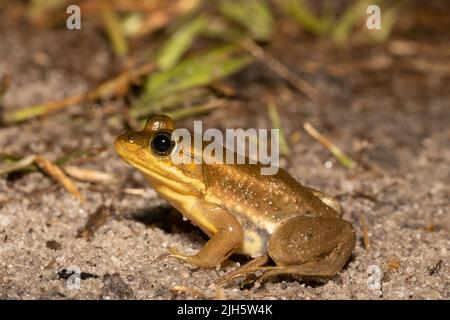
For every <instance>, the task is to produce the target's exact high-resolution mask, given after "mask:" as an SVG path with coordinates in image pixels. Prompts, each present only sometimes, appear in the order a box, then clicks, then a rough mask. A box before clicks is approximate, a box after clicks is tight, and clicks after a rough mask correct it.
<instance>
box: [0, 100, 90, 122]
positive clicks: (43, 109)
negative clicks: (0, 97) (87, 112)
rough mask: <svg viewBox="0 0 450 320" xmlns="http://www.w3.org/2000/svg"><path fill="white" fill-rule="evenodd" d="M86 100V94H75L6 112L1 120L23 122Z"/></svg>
mask: <svg viewBox="0 0 450 320" xmlns="http://www.w3.org/2000/svg"><path fill="white" fill-rule="evenodd" d="M83 100H84V95H75V96H72V97H69V98H65V99H62V100H57V101H50V102H47V103H45V104H39V105H34V106H31V107H27V108H23V109H20V110H15V111H9V112H5V113H4V114H3V116H2V119H1V122H2V123H3V124H6V125H10V124H14V123H18V122H22V121H25V120H28V119H32V118H35V117H39V116H43V115H45V114H48V113H52V112H56V111H59V110H61V109H64V108H66V107H68V106H70V105H75V104H78V103H80V102H82V101H83Z"/></svg>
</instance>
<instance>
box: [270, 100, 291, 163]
mask: <svg viewBox="0 0 450 320" xmlns="http://www.w3.org/2000/svg"><path fill="white" fill-rule="evenodd" d="M267 109H268V111H269V117H270V120H271V121H272V128H274V129H278V132H279V136H280V137H279V138H280V152H281V154H282V155H285V156H287V157H289V156H290V154H291V151H290V149H289V145H288V143H287V141H286V136H285V134H284V130H283V128H282V126H281V118H280V114H279V113H278V108H277V106H276V105H275V103H273V102H271V103H269V104H268V105H267Z"/></svg>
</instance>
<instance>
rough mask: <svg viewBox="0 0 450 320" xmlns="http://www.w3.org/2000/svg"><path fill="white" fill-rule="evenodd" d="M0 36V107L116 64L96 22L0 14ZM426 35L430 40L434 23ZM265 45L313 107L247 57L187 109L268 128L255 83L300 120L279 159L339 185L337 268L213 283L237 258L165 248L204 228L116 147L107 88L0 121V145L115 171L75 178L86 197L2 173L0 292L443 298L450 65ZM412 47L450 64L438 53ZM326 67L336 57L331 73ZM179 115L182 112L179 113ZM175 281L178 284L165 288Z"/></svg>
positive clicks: (37, 98) (41, 178) (84, 81)
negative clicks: (218, 88) (96, 179)
mask: <svg viewBox="0 0 450 320" xmlns="http://www.w3.org/2000/svg"><path fill="white" fill-rule="evenodd" d="M288 36H290V37H294V40H292V41H291V42H290V43H295V41H299V40H295V37H296V36H297V35H295V34H291V35H288ZM0 39H1V41H0V76H1V75H3V74H11V75H12V77H13V85H12V87H11V88H10V90H9V91H8V92H7V94H6V95H5V97H4V99H3V101H2V102H3V105H4V108H5V109H9V108H13V107H14V106H26V105H29V104H32V103H38V102H42V101H48V100H52V99H57V98H62V97H65V96H68V95H70V94H74V93H78V92H82V91H83V90H84V89H86V88H88V87H91V86H92V84H93V83H95V81H98V79H102V78H104V77H107V76H108V75H109V74H110V73H114V70H113V69H114V68H113V67H112V66H113V65H114V61H113V59H112V58H111V54H110V53H109V51H108V46H107V43H106V42H105V40H104V39H103V38H102V37H101V35H99V34H97V33H93V32H90V31H83V32H80V33H76V32H74V33H71V32H66V31H39V32H36V31H32V30H30V29H27V28H23V29H18V30H16V29H12V30H11V29H9V30H6V29H5V28H1V29H0ZM424 41H425V40H424ZM426 41H428V44H429V45H431V46H433V45H437V46H438V45H439V44H440V43H442V42H439V41H440V40H439V37H437V39H436V40H435V41H434V39H426ZM270 50H271V52H272V53H273V54H274V55H275V56H277V57H280V58H282V59H283V61H284V62H285V63H286V64H287V65H288V66H289V67H290V68H292V69H293V70H296V71H297V72H301V73H302V74H303V75H304V76H305V77H306V78H307V79H308V80H309V81H311V83H313V84H314V85H315V86H316V87H317V88H318V89H319V90H320V92H322V95H323V98H324V103H323V105H321V106H320V107H317V106H314V105H313V104H312V103H310V102H308V101H307V99H306V98H304V97H302V96H301V95H299V94H297V93H296V92H295V91H294V90H292V89H290V88H288V87H287V86H286V84H285V83H284V82H283V81H282V80H280V79H279V78H278V77H277V76H275V75H274V74H272V73H271V72H270V71H268V70H267V69H266V68H264V67H263V66H262V65H259V64H256V65H254V66H252V67H250V68H249V69H248V70H246V71H245V72H244V73H242V74H240V75H239V76H238V77H235V78H234V79H233V81H234V83H236V85H237V87H239V88H245V90H239V91H238V94H239V96H238V99H236V100H235V101H233V102H230V106H229V107H227V108H224V109H221V110H218V111H216V112H215V113H213V114H211V115H209V116H204V117H199V119H202V120H204V124H205V126H209V127H219V128H221V129H223V128H226V127H228V128H236V127H268V126H270V123H269V122H268V120H267V113H266V108H265V104H264V97H263V95H262V94H261V93H262V92H267V89H268V88H270V90H271V92H272V93H273V95H274V96H276V97H277V102H278V104H279V105H280V106H281V108H280V109H281V115H282V117H283V123H284V125H285V126H286V131H287V133H288V135H292V134H293V133H295V132H298V133H300V141H299V142H298V143H296V144H293V145H292V153H293V154H292V158H291V160H289V161H284V166H285V167H286V168H287V169H288V171H289V172H290V173H291V174H292V175H293V176H294V177H296V178H297V179H298V180H299V181H301V182H302V183H304V184H306V185H310V186H313V187H316V188H319V189H321V190H324V191H326V192H328V193H331V194H335V195H337V197H338V198H339V199H340V200H341V201H342V204H343V205H344V207H345V215H344V218H345V219H347V220H348V221H350V222H352V223H353V224H354V226H355V228H356V230H357V236H358V241H357V245H356V249H355V250H354V254H353V256H352V258H351V259H350V261H349V263H348V265H347V266H346V267H345V268H344V269H343V270H342V271H341V272H340V273H339V274H338V275H336V276H335V277H334V278H333V279H332V280H330V281H329V282H328V283H326V284H324V285H314V284H312V285H308V284H304V283H302V282H299V281H296V280H295V279H292V278H281V279H279V278H278V279H272V280H270V281H269V282H266V283H264V284H259V283H256V285H255V286H253V287H250V288H246V289H241V288H239V285H238V284H236V283H234V284H232V285H230V286H228V287H226V288H225V290H224V291H223V292H220V291H217V290H216V288H215V287H214V286H213V285H212V283H213V281H214V280H216V279H217V278H218V277H220V276H222V275H224V274H225V273H226V272H228V271H229V270H232V269H233V268H235V267H236V266H237V265H238V262H237V261H238V260H237V259H233V260H234V261H230V262H229V263H227V264H226V265H225V266H224V267H223V268H222V269H220V270H202V269H194V268H192V267H190V266H188V265H186V264H183V263H181V262H179V261H176V260H174V259H170V258H167V256H166V253H167V251H166V248H167V247H169V246H174V247H177V248H178V249H180V250H183V251H185V252H190V253H194V252H196V250H198V249H199V248H200V247H201V246H202V245H203V244H204V243H205V237H204V236H203V235H202V234H201V232H200V231H199V230H198V229H196V228H193V227H192V226H191V225H190V223H189V222H188V221H183V220H182V219H181V217H180V216H179V215H177V214H174V213H173V212H171V210H170V208H168V207H167V205H166V204H165V203H164V202H163V201H162V200H159V199H158V198H157V197H156V196H155V194H154V192H153V190H152V189H151V188H150V187H148V186H147V185H146V183H145V181H144V180H143V178H142V177H141V175H140V174H139V173H138V172H136V171H135V170H134V169H132V168H131V167H128V166H127V165H126V164H124V163H123V162H122V161H121V160H120V159H119V158H118V157H117V155H116V154H115V152H114V150H113V147H112V141H113V139H114V137H115V136H117V135H118V134H119V133H121V132H122V131H123V130H124V128H123V126H122V124H121V122H120V121H117V117H114V113H117V112H118V111H119V110H120V109H121V108H123V107H124V103H123V102H122V101H110V102H104V103H103V104H102V105H99V104H84V105H82V106H75V107H72V108H70V109H69V110H68V111H67V112H65V113H62V114H58V115H54V116H51V117H48V118H45V119H40V120H35V121H31V122H28V123H24V124H21V125H19V126H14V127H7V128H0V152H2V153H11V154H19V155H27V154H31V153H39V154H43V155H45V156H47V157H48V158H49V159H52V160H55V159H57V158H58V157H60V156H62V155H64V154H66V153H67V152H70V151H73V150H83V151H88V152H93V153H94V156H93V157H91V158H88V159H84V160H82V161H80V160H78V161H75V162H74V164H76V165H78V166H80V167H84V168H93V169H97V170H101V171H105V172H109V173H112V174H114V175H115V176H116V177H117V182H116V183H113V184H108V185H102V184H91V183H86V182H77V185H78V186H79V187H80V189H81V191H82V193H83V195H84V196H85V197H86V203H85V204H80V203H79V202H78V201H77V200H76V199H75V198H74V197H73V196H71V195H70V194H69V193H67V192H66V191H65V190H64V189H63V188H61V187H60V186H58V185H56V184H55V183H54V182H53V181H52V180H51V179H50V178H49V177H47V176H45V175H43V174H42V173H38V172H35V173H31V174H27V175H23V176H18V175H12V176H9V177H8V178H5V177H2V178H1V179H0V298H2V299H42V298H50V299H67V298H75V299H87V298H89V299H101V298H104V299H107V298H120V299H174V298H199V297H203V298H214V297H223V296H225V297H227V298H230V299H236V298H237V299H239V298H241V299H259V298H275V299H411V298H412V299H449V298H450V290H449V284H450V282H449V280H450V272H449V262H450V260H449V249H450V239H449V228H450V225H449V224H450V216H449V214H450V210H449V198H450V143H449V139H450V131H449V129H450V128H449V122H450V108H449V105H450V90H449V88H450V86H449V82H450V77H449V73H445V72H444V73H439V72H438V71H437V72H430V73H428V72H424V71H423V70H422V71H421V70H420V69H414V68H413V69H411V68H410V67H411V65H413V64H412V63H413V57H410V56H401V55H400V56H398V55H397V56H396V55H388V54H387V52H388V51H387V50H386V48H381V47H380V48H377V49H371V50H369V49H366V48H356V49H355V50H354V51H352V52H351V53H347V54H346V53H343V54H335V52H334V51H335V50H333V49H332V48H330V46H328V45H327V44H323V45H322V44H317V43H309V44H308V43H307V44H306V45H304V44H301V45H300V42H299V45H298V46H295V45H294V46H292V47H291V49H290V50H289V52H286V50H284V49H283V42H275V43H274V44H273V45H272V46H271V48H270ZM416 58H417V57H416ZM418 58H420V59H422V60H423V61H425V62H428V63H432V64H434V63H438V62H437V61H441V62H442V61H446V62H447V63H448V62H449V56H445V54H438V55H437V56H434V55H431V56H421V55H420V54H419V55H418ZM377 59H378V60H377ZM380 59H388V60H384V61H388V62H389V63H387V64H385V65H383V64H381V67H376V68H375V69H374V70H371V69H369V70H366V69H359V68H358V67H357V66H354V65H353V67H352V63H354V61H356V60H357V61H378V62H380V61H383V60H380ZM439 59H440V60H439ZM299 61H304V63H300V62H299ZM323 61H327V62H328V65H327V66H329V67H330V68H331V69H330V70H331V71H327V70H328V69H326V67H325V66H326V64H323ZM336 66H338V67H339V66H341V67H342V68H341V69H339V70H338V71H337V73H336V72H335V73H334V74H333V72H332V69H333V67H334V68H336ZM343 66H350V67H348V68H347V69H345V68H344V67H343ZM305 121H309V122H311V123H312V124H314V125H315V126H316V127H317V128H318V129H319V130H320V131H321V132H322V133H325V134H327V135H329V136H330V137H332V139H333V140H334V141H335V142H336V143H337V144H338V145H339V146H341V147H342V148H343V149H344V150H346V151H347V152H348V153H349V154H351V155H352V156H353V157H354V158H355V159H357V160H358V161H360V162H361V163H365V164H366V166H370V167H371V168H372V169H367V168H359V169H356V170H350V171H349V170H348V169H345V168H343V167H341V166H340V165H339V164H338V163H337V162H336V160H335V159H334V158H333V157H332V156H330V154H329V153H328V151H327V150H325V149H324V148H323V147H322V146H321V145H319V144H318V143H317V142H316V141H314V140H312V139H311V138H310V137H309V136H308V135H307V134H306V133H305V132H304V131H303V130H302V124H303V122H305ZM180 125H186V126H187V127H189V126H192V119H191V120H185V121H183V122H182V123H181V124H180ZM373 168H375V169H373ZM124 188H148V189H147V191H148V192H147V195H148V196H147V197H143V196H136V195H129V194H124V193H123V190H124ZM155 206H157V207H155ZM96 212H97V216H100V217H103V218H105V219H106V222H105V223H104V224H103V225H102V226H101V227H100V228H99V229H98V230H97V231H96V232H95V233H94V234H93V236H92V238H91V239H90V240H86V239H85V238H83V237H77V234H78V233H79V230H80V229H82V228H83V226H84V225H85V224H86V223H87V221H88V219H89V217H90V216H92V215H93V214H94V213H96ZM362 217H365V219H366V221H367V227H368V235H369V240H370V248H369V249H368V250H367V249H366V248H365V246H364V242H363V229H362V224H361V220H362V219H363V218H362ZM239 261H241V262H242V260H239ZM371 266H374V267H371ZM71 267H76V268H78V269H79V270H80V272H82V280H81V282H80V286H79V287H78V288H76V287H73V286H71V283H72V282H70V281H69V282H68V281H67V280H66V279H67V278H68V277H69V276H70V272H68V271H67V270H68V269H70V268H71ZM373 269H377V270H380V271H381V273H382V274H381V273H380V274H379V275H380V281H381V282H380V284H381V287H380V288H379V289H377V288H375V289H370V288H369V286H368V281H369V282H371V281H372V280H374V279H375V278H376V277H377V273H375V274H374V275H372V276H371V274H370V270H373ZM368 270H369V271H368ZM69 279H71V278H69ZM175 286H183V287H186V288H188V289H187V291H186V292H185V293H183V292H175V291H174V290H173V288H174V287H175Z"/></svg>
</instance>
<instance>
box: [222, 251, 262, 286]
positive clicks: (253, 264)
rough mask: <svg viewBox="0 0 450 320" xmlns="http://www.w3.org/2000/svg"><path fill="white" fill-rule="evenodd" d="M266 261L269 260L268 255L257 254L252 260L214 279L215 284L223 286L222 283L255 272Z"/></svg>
mask: <svg viewBox="0 0 450 320" xmlns="http://www.w3.org/2000/svg"><path fill="white" fill-rule="evenodd" d="M267 262H269V256H268V255H267V254H265V255H262V256H259V257H257V258H255V259H253V260H250V261H249V262H247V263H246V264H244V265H242V266H240V267H239V268H237V269H235V270H233V271H231V272H229V273H227V274H226V275H225V276H223V277H221V278H220V279H219V280H217V281H216V285H217V286H223V285H224V284H226V283H227V282H229V281H231V280H233V279H236V278H238V277H241V276H245V275H248V274H252V273H255V272H256V271H257V270H260V269H261V267H262V266H263V265H265V264H267Z"/></svg>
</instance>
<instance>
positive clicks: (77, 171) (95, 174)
mask: <svg viewBox="0 0 450 320" xmlns="http://www.w3.org/2000/svg"><path fill="white" fill-rule="evenodd" d="M63 169H64V171H65V172H66V173H67V174H68V175H69V176H71V177H72V178H75V179H77V180H80V181H88V182H111V181H113V180H114V176H113V175H111V174H109V173H106V172H102V171H97V170H89V169H83V168H80V167H76V166H65V167H64V168H63Z"/></svg>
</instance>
